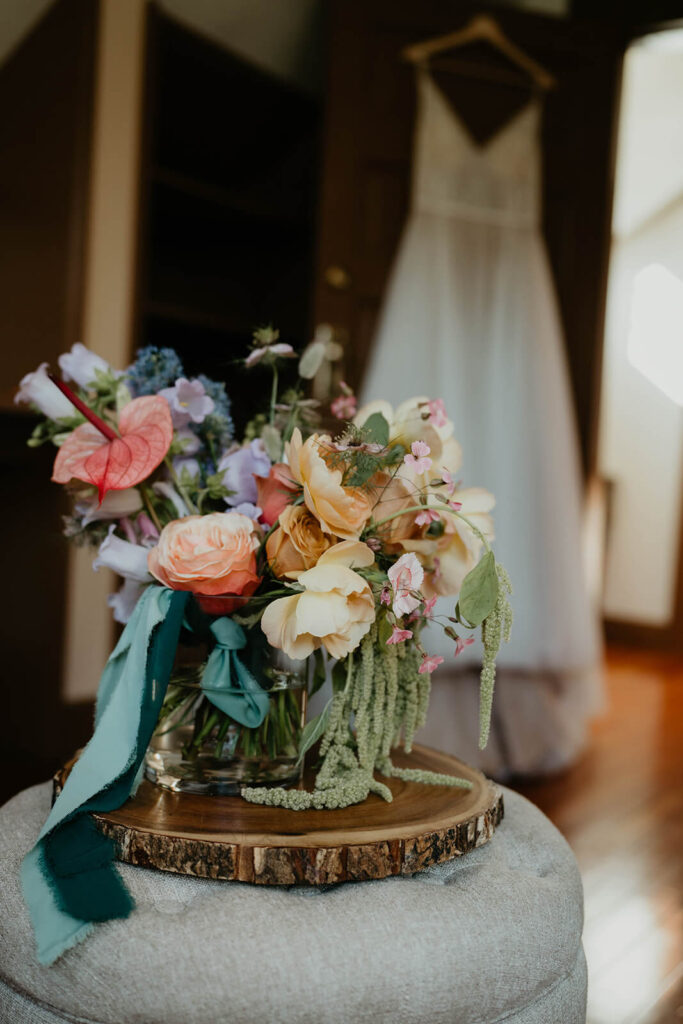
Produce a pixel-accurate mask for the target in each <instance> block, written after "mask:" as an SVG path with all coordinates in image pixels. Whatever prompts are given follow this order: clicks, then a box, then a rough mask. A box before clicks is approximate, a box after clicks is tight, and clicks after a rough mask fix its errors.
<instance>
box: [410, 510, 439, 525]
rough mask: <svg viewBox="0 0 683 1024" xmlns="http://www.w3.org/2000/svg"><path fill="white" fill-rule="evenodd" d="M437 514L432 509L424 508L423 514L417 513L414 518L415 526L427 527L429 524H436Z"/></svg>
mask: <svg viewBox="0 0 683 1024" xmlns="http://www.w3.org/2000/svg"><path fill="white" fill-rule="evenodd" d="M438 521H439V513H438V512H435V511H434V509H432V508H426V509H425V510H424V512H418V514H417V515H416V516H415V525H416V526H429V524H430V523H438Z"/></svg>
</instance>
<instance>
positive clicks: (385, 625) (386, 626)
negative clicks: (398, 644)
mask: <svg viewBox="0 0 683 1024" xmlns="http://www.w3.org/2000/svg"><path fill="white" fill-rule="evenodd" d="M393 632H394V627H393V626H392V625H391V623H390V622H389V620H388V618H387V617H386V615H383V616H382V617H381V619H380V620H379V625H378V635H377V640H378V642H379V647H380V650H384V645H385V644H386V642H387V640H388V639H389V637H390V636H391V634H392V633H393Z"/></svg>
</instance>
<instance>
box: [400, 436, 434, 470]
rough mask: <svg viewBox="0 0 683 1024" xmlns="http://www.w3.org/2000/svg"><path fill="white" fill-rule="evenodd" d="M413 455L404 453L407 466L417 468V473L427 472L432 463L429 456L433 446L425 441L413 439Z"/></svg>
mask: <svg viewBox="0 0 683 1024" xmlns="http://www.w3.org/2000/svg"><path fill="white" fill-rule="evenodd" d="M410 451H411V452H412V455H404V456H403V461H404V462H405V464H406V466H409V467H410V468H411V469H413V470H415V472H416V473H426V472H427V470H428V469H429V468H430V467H431V465H432V460H431V459H430V458H428V456H429V453H430V451H431V448H430V447H429V445H428V444H427V443H426V442H425V441H413V443H412V444H411V446H410Z"/></svg>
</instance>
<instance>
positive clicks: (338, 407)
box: [330, 395, 358, 420]
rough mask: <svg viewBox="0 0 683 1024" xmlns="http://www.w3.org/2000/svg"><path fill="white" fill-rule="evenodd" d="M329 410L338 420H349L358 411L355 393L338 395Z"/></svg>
mask: <svg viewBox="0 0 683 1024" xmlns="http://www.w3.org/2000/svg"><path fill="white" fill-rule="evenodd" d="M330 411H331V413H332V415H333V416H336V418H337V419H338V420H351V419H353V417H354V416H355V415H356V413H357V412H358V402H357V400H356V396H355V395H340V396H339V398H335V400H334V402H332V404H331V406H330Z"/></svg>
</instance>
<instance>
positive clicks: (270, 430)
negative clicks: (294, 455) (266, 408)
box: [261, 423, 282, 462]
mask: <svg viewBox="0 0 683 1024" xmlns="http://www.w3.org/2000/svg"><path fill="white" fill-rule="evenodd" d="M261 440H262V441H263V446H264V448H265V449H266V454H267V456H268V458H269V459H270V461H271V462H279V461H280V459H281V458H282V435H281V434H280V431H279V430H278V429H277V427H274V426H273V425H272V423H266V425H265V427H264V428H263V430H262V432H261Z"/></svg>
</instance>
